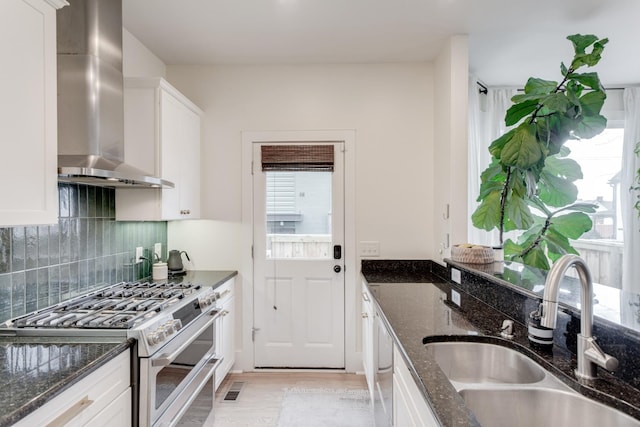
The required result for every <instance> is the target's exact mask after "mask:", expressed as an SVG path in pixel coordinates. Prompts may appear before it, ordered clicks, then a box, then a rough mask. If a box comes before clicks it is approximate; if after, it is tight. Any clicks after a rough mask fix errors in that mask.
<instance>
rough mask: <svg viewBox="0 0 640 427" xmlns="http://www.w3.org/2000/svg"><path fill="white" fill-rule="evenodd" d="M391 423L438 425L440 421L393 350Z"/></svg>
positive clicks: (420, 426)
mask: <svg viewBox="0 0 640 427" xmlns="http://www.w3.org/2000/svg"><path fill="white" fill-rule="evenodd" d="M393 361H394V362H393V425H394V426H396V427H414V426H415V427H439V426H440V423H439V422H438V420H437V419H436V417H435V415H433V412H432V411H431V408H429V406H428V405H427V402H426V401H425V399H424V396H423V395H422V393H421V392H420V390H419V389H418V386H417V385H416V383H415V381H414V379H413V377H412V376H411V372H409V368H408V367H407V365H406V364H405V362H404V359H403V358H402V356H401V355H400V353H399V352H398V350H397V349H396V348H394V352H393Z"/></svg>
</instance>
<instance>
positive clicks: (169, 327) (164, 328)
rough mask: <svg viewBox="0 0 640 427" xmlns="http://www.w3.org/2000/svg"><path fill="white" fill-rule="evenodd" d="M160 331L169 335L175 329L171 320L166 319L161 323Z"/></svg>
mask: <svg viewBox="0 0 640 427" xmlns="http://www.w3.org/2000/svg"><path fill="white" fill-rule="evenodd" d="M162 331H163V332H164V333H165V335H171V334H172V333H174V332H175V331H176V330H175V329H174V328H173V320H168V321H167V322H166V323H165V324H164V325H162Z"/></svg>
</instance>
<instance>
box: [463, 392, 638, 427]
mask: <svg viewBox="0 0 640 427" xmlns="http://www.w3.org/2000/svg"><path fill="white" fill-rule="evenodd" d="M460 394H461V395H462V398H463V399H464V400H465V402H466V403H467V405H468V406H469V409H471V411H472V412H473V413H474V414H475V416H476V418H477V420H478V422H480V424H481V425H482V426H483V427H513V426H518V427H529V426H531V427H540V426H581V427H591V426H593V427H604V426H616V427H626V426H640V421H638V420H636V419H635V418H632V417H630V416H628V415H626V414H623V413H622V412H619V411H617V410H615V409H612V408H610V407H608V406H605V405H603V404H601V403H598V402H595V401H593V400H591V399H588V398H586V397H584V396H582V395H580V394H577V393H571V392H565V391H560V390H551V389H544V388H528V389H497V390H492V389H468V390H461V391H460Z"/></svg>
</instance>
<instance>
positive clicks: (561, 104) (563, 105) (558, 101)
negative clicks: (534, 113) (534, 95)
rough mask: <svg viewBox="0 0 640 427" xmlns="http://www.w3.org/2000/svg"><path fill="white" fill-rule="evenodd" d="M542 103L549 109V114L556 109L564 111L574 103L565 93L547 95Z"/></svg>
mask: <svg viewBox="0 0 640 427" xmlns="http://www.w3.org/2000/svg"><path fill="white" fill-rule="evenodd" d="M540 103H541V104H542V105H544V106H545V107H546V108H548V109H549V112H547V114H549V113H550V112H555V111H557V112H560V113H564V112H565V111H567V109H568V108H569V107H570V106H571V105H572V104H571V101H569V99H568V98H567V97H566V95H565V94H564V93H553V94H551V95H547V96H545V97H544V98H543V99H542V101H541V102H540Z"/></svg>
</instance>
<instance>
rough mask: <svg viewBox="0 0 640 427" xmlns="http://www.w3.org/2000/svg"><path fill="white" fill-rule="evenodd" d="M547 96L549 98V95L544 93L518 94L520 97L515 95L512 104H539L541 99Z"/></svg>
mask: <svg viewBox="0 0 640 427" xmlns="http://www.w3.org/2000/svg"><path fill="white" fill-rule="evenodd" d="M545 96H547V94H544V93H525V94H518V95H513V96H512V97H511V102H513V103H514V104H518V103H520V102H522V101H536V102H538V101H539V100H540V99H542V98H543V97H545Z"/></svg>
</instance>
